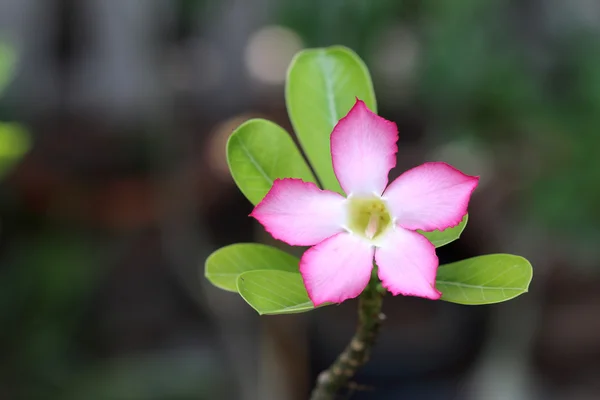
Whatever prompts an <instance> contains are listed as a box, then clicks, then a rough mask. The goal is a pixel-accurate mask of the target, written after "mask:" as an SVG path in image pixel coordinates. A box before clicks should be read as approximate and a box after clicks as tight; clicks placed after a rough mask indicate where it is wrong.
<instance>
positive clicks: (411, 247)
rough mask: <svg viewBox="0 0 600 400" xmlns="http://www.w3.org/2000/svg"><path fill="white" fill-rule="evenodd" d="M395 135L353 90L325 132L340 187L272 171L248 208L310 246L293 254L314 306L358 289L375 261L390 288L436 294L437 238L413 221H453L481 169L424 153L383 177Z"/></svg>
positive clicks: (437, 224) (445, 224) (269, 226)
mask: <svg viewBox="0 0 600 400" xmlns="http://www.w3.org/2000/svg"><path fill="white" fill-rule="evenodd" d="M397 140H398V129H397V127H396V124H395V123H393V122H390V121H387V120H386V119H384V118H381V117H379V116H378V115H376V114H374V113H373V112H371V111H370V110H369V109H368V108H367V106H366V105H365V103H364V102H362V101H361V100H358V99H357V101H356V104H355V105H354V106H353V107H352V109H351V110H350V111H349V112H348V115H346V116H345V117H344V118H342V119H341V120H340V121H339V122H338V124H337V125H336V126H335V128H334V129H333V132H332V133H331V157H332V161H333V169H334V172H335V175H336V177H337V179H338V181H339V183H340V186H341V187H342V189H343V190H344V192H345V193H347V196H346V197H344V196H342V195H340V194H338V193H335V192H331V191H328V190H321V189H319V188H318V187H317V186H316V185H315V184H314V183H311V182H303V181H302V180H300V179H291V178H286V179H277V180H276V181H275V182H274V183H273V187H272V188H271V189H270V191H269V193H267V195H266V196H265V198H264V199H263V200H262V201H261V202H260V203H259V204H258V205H257V206H256V207H255V208H254V210H253V211H252V213H251V214H250V215H251V216H252V217H254V218H256V219H257V220H258V221H259V222H260V223H261V224H262V225H263V226H264V227H265V229H266V230H267V231H268V232H269V233H270V234H271V235H273V237H274V238H275V239H278V240H281V241H284V242H286V243H288V244H291V245H296V246H313V247H311V248H309V249H308V250H307V251H306V252H305V253H304V255H303V256H302V258H301V260H300V273H301V274H302V278H303V280H304V284H305V286H306V289H307V292H308V295H309V297H310V299H311V301H312V302H313V304H314V305H315V306H318V305H320V304H323V303H341V302H342V301H344V300H346V299H350V298H354V297H357V296H358V295H359V294H360V293H361V292H362V291H363V290H364V289H365V287H366V286H367V284H368V283H369V280H370V278H371V271H372V269H373V261H375V264H376V265H377V268H378V269H377V273H378V276H379V279H380V280H381V283H382V285H383V286H384V287H385V288H386V289H387V290H388V291H390V292H391V293H392V294H394V295H398V294H402V295H406V296H419V297H425V298H428V299H434V300H436V299H439V298H440V296H441V293H440V292H439V291H438V290H436V288H435V277H436V272H437V268H438V258H437V255H436V253H435V247H434V246H433V244H431V242H430V241H429V240H427V238H425V237H424V236H423V235H421V234H420V233H418V232H416V230H417V229H420V230H424V231H432V230H436V229H439V230H444V229H446V228H449V227H452V226H456V225H458V224H459V223H460V221H461V220H462V218H463V217H464V216H465V214H466V213H467V207H468V204H469V199H470V197H471V193H472V192H473V190H475V188H476V187H477V183H478V181H479V178H478V177H474V176H469V175H465V174H463V173H462V172H460V171H458V170H457V169H455V168H453V167H451V166H450V165H448V164H446V163H442V162H430V163H425V164H422V165H420V166H418V167H415V168H413V169H410V170H408V171H406V172H404V173H403V174H402V175H400V176H399V177H398V178H397V179H396V180H394V181H393V182H392V183H391V184H389V185H388V174H389V172H390V170H391V169H392V168H393V167H394V166H395V165H396V152H397V151H398V147H397V145H396V142H397Z"/></svg>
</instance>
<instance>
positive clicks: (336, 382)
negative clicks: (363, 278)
mask: <svg viewBox="0 0 600 400" xmlns="http://www.w3.org/2000/svg"><path fill="white" fill-rule="evenodd" d="M378 283H379V282H378V281H377V279H375V278H374V279H372V280H371V282H370V283H369V285H368V286H367V288H366V289H365V290H364V291H363V292H362V294H361V295H360V297H359V301H358V325H357V327H356V332H355V333H354V336H353V337H352V340H351V341H350V343H349V344H348V345H347V346H346V348H345V349H344V351H343V352H342V353H341V354H340V355H339V356H338V357H337V359H336V360H335V361H334V362H333V364H331V366H330V367H329V368H328V369H326V370H325V371H323V372H321V373H320V374H319V377H318V378H317V383H316V386H315V388H314V389H313V391H312V393H311V396H310V400H333V399H335V396H336V394H337V393H338V392H339V390H340V389H342V388H344V387H345V386H347V385H348V383H349V381H350V379H352V377H354V375H355V374H356V372H357V371H358V369H359V368H360V367H362V366H363V365H364V364H366V363H367V361H368V360H369V356H370V355H371V348H372V347H373V345H374V344H375V340H376V338H377V335H378V333H379V328H380V327H381V323H382V322H383V320H384V319H385V315H383V314H382V313H381V306H382V304H383V293H382V292H381V291H380V290H378V288H377V286H378Z"/></svg>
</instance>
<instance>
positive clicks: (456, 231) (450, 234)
mask: <svg viewBox="0 0 600 400" xmlns="http://www.w3.org/2000/svg"><path fill="white" fill-rule="evenodd" d="M468 220H469V214H466V215H465V217H464V218H463V219H462V221H460V224H458V225H456V226H454V227H452V228H448V229H445V230H443V231H437V230H436V231H431V232H423V231H419V233H421V234H423V236H425V237H426V238H427V239H429V241H430V242H431V243H433V245H434V246H435V247H442V246H445V245H447V244H448V243H450V242H454V241H455V240H456V239H458V238H459V237H460V234H461V233H462V231H463V230H464V229H465V227H466V226H467V221H468Z"/></svg>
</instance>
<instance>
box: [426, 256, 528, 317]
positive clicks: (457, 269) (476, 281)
mask: <svg viewBox="0 0 600 400" xmlns="http://www.w3.org/2000/svg"><path fill="white" fill-rule="evenodd" d="M532 275H533V270H532V268H531V264H530V263H529V261H527V260H526V259H524V258H523V257H519V256H514V255H511V254H490V255H485V256H479V257H473V258H469V259H466V260H462V261H458V262H455V263H451V264H446V265H442V266H440V267H439V269H438V272H437V279H436V284H435V286H436V288H437V289H438V290H439V291H440V292H442V298H441V300H444V301H449V302H451V303H458V304H468V305H478V304H492V303H500V302H502V301H506V300H510V299H512V298H515V297H517V296H519V295H521V294H523V293H525V292H527V290H528V288H529V283H530V282H531V278H532Z"/></svg>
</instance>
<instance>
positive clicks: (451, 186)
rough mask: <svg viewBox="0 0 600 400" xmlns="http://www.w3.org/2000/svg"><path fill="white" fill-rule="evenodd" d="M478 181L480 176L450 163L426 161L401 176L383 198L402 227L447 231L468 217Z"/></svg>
mask: <svg viewBox="0 0 600 400" xmlns="http://www.w3.org/2000/svg"><path fill="white" fill-rule="evenodd" d="M478 182H479V177H478V176H469V175H465V174H463V173H462V172H460V171H459V170H457V169H456V168H454V167H451V166H450V165H448V164H446V163H443V162H431V163H425V164H423V165H420V166H418V167H415V168H413V169H410V170H408V171H406V172H405V173H403V174H402V175H400V176H399V177H398V178H397V179H396V180H395V181H394V182H392V183H391V184H390V186H388V188H387V189H386V190H385V193H384V194H383V198H384V199H385V200H386V201H387V203H388V207H389V209H390V213H391V214H392V216H393V217H395V218H396V222H397V224H399V225H400V226H402V227H404V228H406V229H411V230H415V229H422V230H424V231H433V230H435V229H439V230H444V229H446V228H449V227H451V226H456V225H458V223H459V222H460V221H461V220H462V218H463V217H464V216H465V214H466V213H467V207H468V205H469V199H470V198H471V193H473V190H475V188H476V187H477V183H478Z"/></svg>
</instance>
